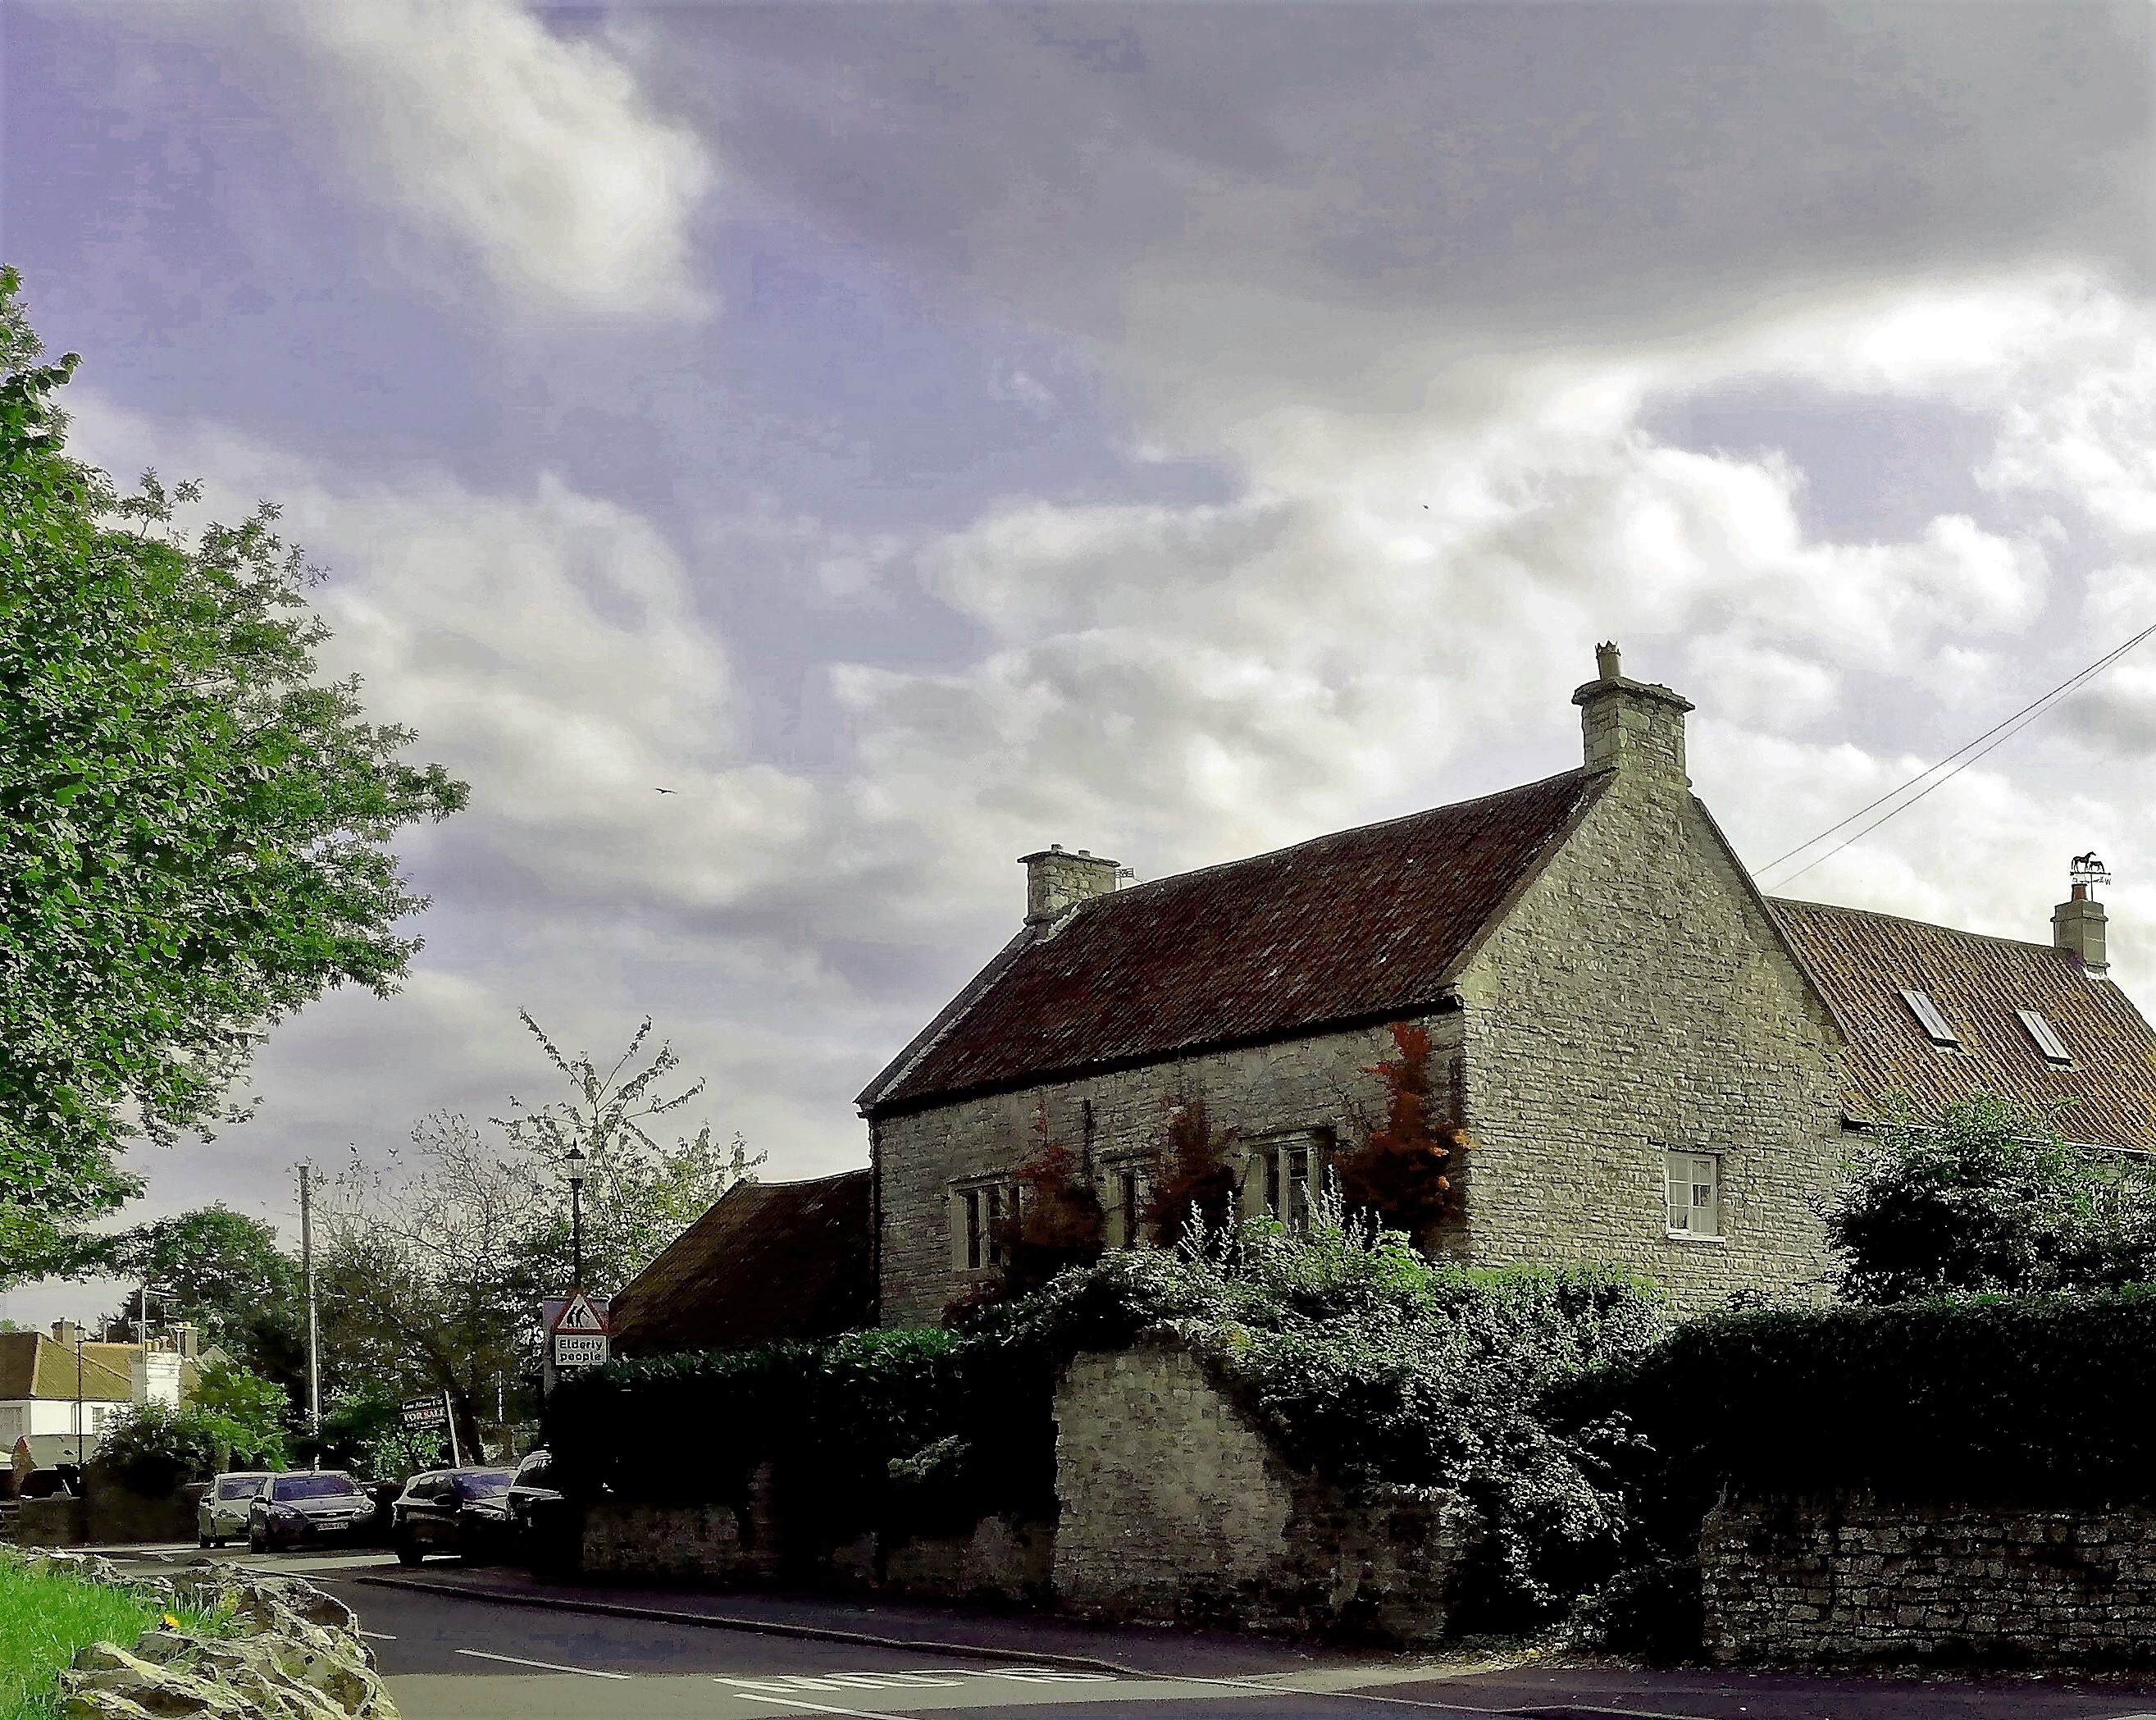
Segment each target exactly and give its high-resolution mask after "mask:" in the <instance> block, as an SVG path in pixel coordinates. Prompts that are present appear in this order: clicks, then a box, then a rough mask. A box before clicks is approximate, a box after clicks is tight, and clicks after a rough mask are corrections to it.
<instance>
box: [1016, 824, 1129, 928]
mask: <svg viewBox="0 0 2156 1720" xmlns="http://www.w3.org/2000/svg"><path fill="white" fill-rule="evenodd" d="M1019 865H1022V866H1024V868H1025V921H1026V924H1027V925H1029V926H1041V925H1045V924H1047V923H1048V922H1050V921H1051V920H1060V919H1061V918H1062V917H1063V916H1065V914H1067V913H1069V912H1070V910H1071V909H1073V908H1075V907H1076V906H1078V905H1079V904H1080V903H1081V902H1085V901H1091V900H1092V899H1093V898H1094V897H1095V896H1106V895H1108V894H1110V893H1111V891H1113V890H1114V889H1115V887H1116V881H1117V880H1118V879H1119V878H1121V876H1122V866H1120V865H1117V864H1116V862H1115V861H1114V860H1102V859H1101V858H1100V857H1099V856H1097V855H1091V854H1088V853H1087V852H1086V850H1084V849H1082V848H1081V849H1080V850H1078V852H1077V853H1075V854H1065V852H1064V851H1063V845H1062V844H1061V843H1060V842H1051V843H1050V844H1049V845H1048V846H1047V847H1046V848H1044V849H1043V850H1040V852H1039V853H1038V854H1029V855H1022V856H1021V857H1020V858H1019Z"/></svg>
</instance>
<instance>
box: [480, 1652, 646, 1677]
mask: <svg viewBox="0 0 2156 1720" xmlns="http://www.w3.org/2000/svg"><path fill="white" fill-rule="evenodd" d="M457 1652H458V1653H459V1654H460V1655H470V1656H471V1657H472V1658H473V1659H474V1660H475V1661H508V1662H509V1664H510V1665H511V1666H536V1667H538V1668H539V1669H540V1671H542V1672H580V1673H582V1674H583V1676H585V1677H587V1678H626V1677H628V1676H629V1674H628V1673H626V1672H594V1671H593V1670H592V1669H591V1668H590V1667H589V1666H556V1665H555V1664H554V1662H553V1661H524V1660H519V1659H518V1658H517V1657H516V1656H515V1655H490V1654H489V1653H487V1652H486V1651H485V1650H484V1649H478V1648H460V1649H459V1650H458V1651H457Z"/></svg>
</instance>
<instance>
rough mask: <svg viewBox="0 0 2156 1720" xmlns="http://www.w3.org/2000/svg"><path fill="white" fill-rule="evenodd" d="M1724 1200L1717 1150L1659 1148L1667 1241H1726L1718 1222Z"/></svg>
mask: <svg viewBox="0 0 2156 1720" xmlns="http://www.w3.org/2000/svg"><path fill="white" fill-rule="evenodd" d="M1680 1191H1681V1192H1682V1196H1683V1198H1682V1200H1681V1202H1680V1199H1679V1194H1680ZM1702 1194H1705V1196H1706V1199H1704V1200H1703V1201H1702V1199H1701V1195H1702ZM1725 1204H1727V1197H1726V1194H1725V1192H1724V1190H1723V1188H1722V1155H1721V1154H1720V1153H1716V1152H1712V1151H1710V1150H1709V1149H1707V1148H1703V1147H1670V1148H1664V1149H1663V1152H1662V1222H1663V1229H1664V1230H1665V1231H1666V1234H1667V1235H1668V1236H1669V1238H1670V1240H1671V1241H1673V1242H1720V1243H1727V1241H1728V1240H1729V1238H1728V1235H1727V1232H1726V1230H1725V1228H1724V1225H1723V1222H1722V1209H1723V1207H1724V1206H1725Z"/></svg>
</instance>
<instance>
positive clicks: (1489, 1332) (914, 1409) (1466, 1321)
mask: <svg viewBox="0 0 2156 1720" xmlns="http://www.w3.org/2000/svg"><path fill="white" fill-rule="evenodd" d="M1664 1324H1665V1315H1664V1311H1663V1307H1662V1304H1661V1298H1660V1296H1659V1294H1658V1293H1657V1292H1655V1291H1654V1290H1653V1288H1652V1287H1651V1286H1647V1285H1645V1284H1643V1283H1640V1282H1639V1281H1635V1280H1632V1279H1630V1278H1626V1277H1623V1276H1612V1275H1609V1274H1604V1273H1594V1272H1588V1271H1530V1270H1527V1269H1525V1268H1513V1269H1508V1270H1505V1271H1467V1270H1465V1269H1461V1268H1458V1267H1450V1266H1433V1265H1431V1264H1430V1263H1428V1262H1426V1261H1424V1260H1423V1259H1422V1258H1421V1257H1420V1256H1419V1255H1417V1254H1416V1253H1415V1251H1414V1249H1413V1248H1412V1246H1411V1245H1409V1243H1408V1241H1407V1239H1406V1238H1404V1236H1400V1235H1396V1234H1388V1233H1380V1232H1378V1231H1375V1230H1373V1229H1372V1228H1370V1227H1369V1226H1368V1225H1364V1224H1362V1223H1359V1222H1350V1221H1346V1220H1343V1219H1342V1214H1341V1211H1340V1207H1339V1204H1338V1201H1337V1197H1332V1196H1321V1197H1320V1199H1319V1200H1318V1202H1317V1210H1316V1212H1315V1213H1314V1214H1313V1222H1312V1225H1311V1227H1310V1229H1309V1230H1308V1231H1307V1233H1306V1234H1305V1233H1296V1232H1291V1231H1289V1230H1286V1229H1285V1228H1283V1227H1282V1226H1281V1225H1276V1224H1271V1223H1262V1224H1255V1225H1248V1226H1245V1228H1244V1230H1242V1231H1241V1232H1240V1235H1236V1236H1234V1237H1230V1236H1229V1235H1228V1233H1226V1232H1224V1231H1222V1230H1213V1231H1209V1232H1206V1231H1199V1232H1193V1233H1192V1239H1191V1240H1190V1242H1189V1243H1188V1245H1186V1246H1184V1247H1183V1248H1180V1249H1178V1250H1132V1251H1128V1252H1122V1251H1119V1252H1117V1253H1116V1254H1113V1255H1109V1256H1108V1257H1106V1259H1103V1260H1100V1261H1099V1262H1097V1263H1096V1264H1095V1265H1092V1266H1087V1267H1084V1268H1081V1269H1077V1270H1074V1271H1065V1272H1064V1273H1062V1274H1060V1276H1057V1277H1056V1278H1055V1280H1054V1281H1052V1282H1050V1284H1048V1285H1047V1286H1045V1287H1044V1288H1043V1289H1041V1290H1039V1291H1035V1292H1034V1293H1033V1294H1031V1295H1029V1296H1020V1297H1017V1298H1015V1299H1014V1300H1011V1301H1009V1302H1001V1303H998V1304H995V1305H993V1306H989V1307H983V1308H979V1309H977V1310H975V1311H973V1312H972V1313H970V1314H969V1315H968V1316H967V1317H965V1318H964V1319H963V1320H962V1322H960V1323H959V1325H958V1326H957V1327H955V1328H954V1329H951V1330H946V1331H914V1332H856V1333H852V1334H850V1335H849V1336H847V1337H842V1338H838V1339H834V1340H831V1341H829V1343H823V1344H817V1345H800V1346H775V1347H772V1348H765V1349H758V1350H747V1351H733V1352H720V1353H713V1354H709V1355H703V1356H672V1357H659V1358H650V1359H649V1360H643V1361H634V1362H625V1363H615V1364H614V1365H613V1366H612V1367H610V1368H603V1369H598V1370H594V1372H593V1373H591V1374H589V1375H587V1376H586V1377H584V1378H583V1379H578V1380H576V1381H574V1382H572V1383H569V1384H565V1385H564V1386H563V1387H562V1388H561V1389H560V1390H558V1391H557V1394H556V1395H555V1400H554V1403H553V1405H552V1408H551V1410H550V1416H551V1423H550V1435H551V1436H552V1440H553V1441H554V1445H555V1449H556V1450H557V1451H558V1452H560V1453H561V1454H562V1460H563V1462H564V1466H565V1469H567V1471H569V1473H570V1474H571V1476H572V1480H573V1482H574V1484H575V1485H576V1486H577V1487H578V1488H579V1489H581V1490H588V1489H592V1488H595V1487H597V1486H612V1487H613V1488H615V1489H616V1490H617V1491H619V1492H623V1493H624V1494H625V1495H628V1496H629V1497H646V1498H649V1497H672V1498H677V1499H703V1500H711V1501H724V1502H731V1503H735V1504H736V1505H737V1506H739V1505H741V1504H742V1503H745V1502H746V1498H747V1490H748V1485H749V1481H748V1478H749V1476H750V1475H751V1473H752V1471H754V1469H755V1468H756V1466H757V1465H758V1464H759V1463H762V1462H765V1461H773V1462H774V1463H775V1464H776V1465H777V1466H778V1471H779V1474H780V1478H781V1482H782V1485H783V1486H786V1488H787V1498H788V1504H789V1510H790V1512H801V1513H805V1515H806V1516H807V1517H808V1518H809V1519H810V1520H811V1521H812V1522H813V1523H814V1526H815V1527H816V1528H817V1529H819V1530H820V1531H821V1532H822V1533H824V1535H825V1536H826V1537H829V1538H844V1537H845V1536H847V1535H850V1534H851V1533H858V1532H859V1531H860V1529H862V1528H865V1527H871V1526H878V1525H880V1526H882V1527H887V1528H905V1527H913V1528H921V1529H926V1528H930V1527H938V1526H942V1527H959V1526H961V1525H962V1524H963V1523H966V1522H971V1521H972V1519H973V1517H975V1516H977V1515H979V1514H981V1513H983V1512H995V1511H1009V1512H1018V1513H1020V1514H1026V1515H1045V1514H1048V1513H1050V1512H1053V1510H1054V1508H1055V1500H1054V1483H1055V1473H1054V1428H1053V1425H1052V1421H1051V1415H1050V1411H1051V1402H1052V1397H1053V1391H1054V1385H1055V1376H1056V1373H1057V1371H1058V1369H1059V1368H1060V1366H1061V1365H1062V1363H1063V1362H1064V1361H1065V1359H1067V1358H1069V1357H1070V1355H1072V1354H1073V1353H1076V1352H1077V1351H1080V1350H1091V1349H1113V1348H1122V1347H1123V1346H1126V1345H1127V1344H1129V1343H1131V1342H1132V1340H1133V1339H1134V1338H1135V1337H1137V1335H1138V1334H1139V1333H1140V1332H1144V1331H1147V1330H1148V1329H1157V1328H1160V1327H1168V1328H1170V1329H1172V1330H1173V1331H1175V1332H1178V1333H1179V1334H1180V1335H1181V1336H1182V1337H1183V1338H1184V1340H1185V1341H1186V1342H1188V1343H1189V1344H1190V1345H1191V1346H1192V1348H1193V1350H1195V1352H1196V1353H1198V1354H1199V1357H1200V1358H1202V1359H1203V1360H1204V1362H1205V1363H1206V1364H1207V1365H1208V1367H1209V1368H1210V1369H1211V1370H1212V1371H1213V1373H1214V1377H1215V1378H1216V1379H1218V1380H1219V1382H1220V1383H1221V1384H1222V1385H1223V1386H1224V1389H1228V1390H1229V1391H1230V1392H1231V1393H1233V1394H1235V1396H1236V1397H1237V1398H1238V1399H1240V1401H1242V1402H1243V1403H1244V1404H1245V1405H1246V1406H1247V1407H1248V1409H1249V1410H1250V1413H1251V1414H1252V1415H1254V1416H1255V1417H1257V1418H1258V1419H1259V1420H1260V1421H1262V1422H1263V1423H1264V1424H1265V1425H1268V1426H1269V1427H1270V1429H1271V1430H1273V1431H1274V1433H1275V1434H1276V1436H1277V1437H1278V1438H1279V1439H1280V1440H1281V1442H1282V1443H1283V1445H1285V1446H1286V1449H1287V1450H1289V1451H1290V1452H1291V1454H1292V1455H1293V1456H1295V1457H1296V1459H1297V1460H1298V1461H1301V1462H1304V1463H1306V1464H1308V1465H1310V1466H1313V1467H1315V1468H1317V1470H1319V1471H1322V1472H1324V1473H1326V1474H1328V1475H1330V1476H1333V1477H1335V1478H1336V1479H1337V1480H1338V1481H1340V1482H1341V1483H1342V1485H1344V1486H1347V1487H1348V1488H1350V1489H1351V1490H1366V1489H1368V1488H1370V1487H1372V1486H1377V1485H1379V1484H1382V1483H1387V1482H1399V1483H1404V1484H1406V1485H1409V1486H1445V1487H1450V1488H1454V1489H1456V1490H1457V1491H1459V1492H1461V1493H1463V1494H1465V1495H1466V1497H1468V1498H1470V1499H1471V1500H1472V1501H1473V1502H1475V1503H1476V1505H1477V1506H1478V1507H1481V1510H1482V1512H1483V1513H1484V1515H1485V1517H1486V1519H1487V1520H1488V1522H1489V1524H1490V1527H1491V1534H1490V1538H1489V1541H1488V1543H1487V1547H1486V1554H1485V1564H1484V1568H1483V1569H1481V1571H1480V1572H1478V1573H1477V1574H1476V1579H1474V1580H1473V1581H1471V1583H1470V1584H1468V1585H1466V1586H1467V1590H1468V1592H1469V1593H1470V1594H1472V1595H1473V1596H1474V1597H1476V1599H1478V1600H1479V1601H1480V1602H1481V1604H1482V1606H1483V1609H1484V1614H1483V1616H1482V1617H1481V1620H1479V1622H1481V1623H1483V1624H1486V1625H1493V1626H1494V1625H1505V1624H1514V1623H1519V1622H1523V1621H1526V1620H1532V1619H1539V1618H1546V1617H1548V1616H1550V1615H1552V1614H1553V1613H1554V1612H1555V1611H1556V1610H1557V1609H1558V1607H1559V1606H1560V1605H1561V1604H1563V1602H1564V1600H1565V1599H1568V1597H1569V1596H1570V1595H1571V1594H1573V1593H1575V1592H1577V1590H1578V1589H1579V1588H1581V1587H1583V1586H1584V1585H1585V1584H1588V1583H1589V1582H1591V1581H1594V1580H1599V1579H1600V1578H1602V1577H1604V1576H1606V1575H1607V1574H1609V1571H1610V1570H1611V1569H1614V1568H1615V1565H1616V1564H1617V1563H1618V1562H1619V1560H1620V1557H1621V1556H1622V1554H1623V1553H1624V1550H1625V1546H1626V1544H1627V1539H1628V1537H1629V1535H1630V1517H1629V1515H1628V1512H1627V1509H1626V1507H1625V1502H1623V1500H1622V1499H1621V1498H1620V1497H1619V1496H1618V1494H1617V1493H1616V1492H1614V1489H1613V1488H1612V1487H1611V1486H1610V1485H1609V1481H1608V1476H1609V1473H1610V1470H1611V1463H1612V1460H1613V1456H1614V1454H1617V1453H1619V1452H1620V1451H1621V1450H1622V1449H1623V1447H1624V1444H1625V1435H1624V1432H1623V1429H1622V1427H1621V1425H1619V1424H1618V1423H1617V1422H1616V1421H1614V1420H1612V1419H1611V1417H1610V1416H1609V1415H1586V1416H1580V1415H1573V1417H1572V1419H1571V1420H1569V1421H1568V1423H1566V1424H1565V1425H1563V1426H1559V1425H1557V1424H1555V1423H1553V1422H1552V1421H1551V1420H1549V1419H1548V1417H1547V1416H1546V1415H1544V1413H1543V1402H1544V1399H1546V1398H1547V1397H1548V1394H1549V1393H1550V1391H1551V1389H1553V1387H1554V1386H1556V1385H1558V1384H1560V1383H1562V1382H1564V1381H1567V1380H1568V1379H1571V1378H1572V1377H1573V1376H1574V1375H1575V1374H1578V1373H1581V1372H1583V1371H1584V1370H1587V1369H1589V1368H1598V1367H1600V1368H1606V1367H1607V1366H1609V1364H1610V1363H1614V1362H1617V1361H1620V1360H1622V1359H1626V1358H1633V1357H1635V1356H1636V1355H1637V1354H1638V1353H1640V1352H1641V1351H1642V1350H1644V1349H1645V1348H1646V1347H1647V1346H1648V1345H1650V1343H1653V1342H1654V1340H1655V1337H1657V1336H1658V1335H1659V1334H1660V1332H1661V1330H1662V1329H1663V1327H1664Z"/></svg>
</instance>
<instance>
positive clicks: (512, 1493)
mask: <svg viewBox="0 0 2156 1720" xmlns="http://www.w3.org/2000/svg"><path fill="white" fill-rule="evenodd" d="M557 1479H558V1477H557V1476H556V1475H555V1473H554V1454H553V1453H552V1452H551V1451H549V1450H547V1448H546V1447H545V1446H544V1445H542V1446H540V1447H539V1449H538V1450H536V1451H528V1452H526V1454H525V1456H524V1461H522V1462H521V1463H520V1464H518V1465H517V1466H516V1475H515V1476H514V1477H513V1478H512V1479H511V1481H510V1483H509V1527H510V1533H511V1536H512V1537H513V1538H514V1539H515V1541H516V1549H517V1554H518V1556H519V1557H520V1558H522V1560H523V1561H524V1563H526V1564H527V1565H529V1566H530V1567H531V1574H532V1575H534V1576H535V1577H548V1576H559V1575H563V1574H567V1573H569V1572H572V1571H573V1570H574V1569H576V1567H577V1552H578V1548H577V1539H578V1538H577V1522H576V1513H575V1510H574V1508H573V1507H572V1506H571V1505H570V1503H569V1502H568V1499H567V1497H565V1496H564V1495H563V1493H562V1490H561V1489H560V1488H559V1487H557V1486H555V1485H554V1483H555V1481H557Z"/></svg>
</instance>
